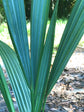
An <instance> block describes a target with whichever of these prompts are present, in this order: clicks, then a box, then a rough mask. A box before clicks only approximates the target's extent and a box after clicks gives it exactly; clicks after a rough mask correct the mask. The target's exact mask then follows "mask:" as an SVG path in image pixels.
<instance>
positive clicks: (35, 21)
mask: <svg viewBox="0 0 84 112" xmlns="http://www.w3.org/2000/svg"><path fill="white" fill-rule="evenodd" d="M49 6H50V0H32V13H31V66H32V74H33V77H32V78H33V82H34V86H35V84H36V80H37V75H38V71H39V65H40V61H41V57H42V54H43V48H44V39H45V32H46V25H47V20H48V14H49Z"/></svg>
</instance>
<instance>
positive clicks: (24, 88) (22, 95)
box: [0, 41, 31, 112]
mask: <svg viewBox="0 0 84 112" xmlns="http://www.w3.org/2000/svg"><path fill="white" fill-rule="evenodd" d="M0 56H1V58H2V60H3V63H4V65H5V68H6V70H7V73H8V76H9V79H10V82H11V85H12V88H13V91H14V94H15V98H16V101H17V104H18V108H19V111H20V112H26V111H29V112H31V94H30V89H29V88H28V85H27V83H26V79H25V76H24V73H23V71H22V69H21V67H20V64H19V62H18V59H17V56H16V54H15V52H14V51H13V50H12V49H11V48H10V47H9V46H8V45H6V44H5V43H3V42H2V41H0Z"/></svg>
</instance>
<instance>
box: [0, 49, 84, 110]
mask: <svg viewBox="0 0 84 112" xmlns="http://www.w3.org/2000/svg"><path fill="white" fill-rule="evenodd" d="M0 64H1V66H2V68H3V71H4V74H5V77H6V80H7V82H8V81H9V79H8V77H7V73H6V70H5V68H4V65H3V64H2V62H1V61H0ZM9 90H10V93H11V96H12V100H13V102H14V106H15V110H16V112H18V107H17V104H16V100H15V97H14V93H13V91H12V89H11V85H10V83H9ZM0 112H8V110H7V107H6V104H5V101H4V99H3V96H2V94H1V93H0ZM45 112H84V49H82V48H80V47H78V48H77V49H76V50H75V52H74V53H73V55H72V57H71V58H70V60H69V62H68V64H67V66H66V68H65V69H64V71H63V73H62V75H61V76H60V78H59V80H58V81H57V83H56V84H55V86H54V87H53V89H52V91H51V93H50V94H49V95H48V98H47V101H46V106H45Z"/></svg>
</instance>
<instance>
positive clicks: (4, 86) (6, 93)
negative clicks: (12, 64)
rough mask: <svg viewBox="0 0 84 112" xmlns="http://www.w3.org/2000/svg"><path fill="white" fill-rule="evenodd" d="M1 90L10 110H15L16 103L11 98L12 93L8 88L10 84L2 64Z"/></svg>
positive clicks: (12, 111)
mask: <svg viewBox="0 0 84 112" xmlns="http://www.w3.org/2000/svg"><path fill="white" fill-rule="evenodd" d="M0 90H1V93H2V95H3V97H4V100H5V102H6V105H7V107H8V110H9V112H15V109H14V105H13V102H12V99H11V95H10V92H9V89H8V85H7V83H6V80H5V77H4V74H3V71H2V69H1V66H0Z"/></svg>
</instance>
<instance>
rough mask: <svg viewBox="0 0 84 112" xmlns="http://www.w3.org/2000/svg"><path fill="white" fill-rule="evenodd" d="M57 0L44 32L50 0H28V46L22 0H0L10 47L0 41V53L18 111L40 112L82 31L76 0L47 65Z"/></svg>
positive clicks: (82, 10)
mask: <svg viewBox="0 0 84 112" xmlns="http://www.w3.org/2000/svg"><path fill="white" fill-rule="evenodd" d="M58 2H59V0H57V2H56V6H55V9H54V12H53V15H52V18H51V22H50V26H49V29H48V33H47V35H46V33H45V32H46V26H47V20H48V14H49V6H50V0H32V10H31V22H30V23H31V28H30V32H31V37H30V40H31V42H30V50H29V46H28V37H27V29H26V18H25V10H24V1H23V0H17V1H16V0H3V5H4V9H5V13H6V17H7V23H8V29H9V33H10V36H11V40H12V43H13V46H14V50H12V49H11V48H10V47H9V46H8V45H6V44H5V43H3V42H2V41H0V56H1V58H2V60H3V62H4V65H5V67H6V70H7V73H8V76H9V79H10V82H11V85H12V88H13V91H14V94H15V97H16V101H17V104H18V108H19V111H20V112H41V111H43V112H44V107H45V102H46V99H47V96H48V94H49V93H50V91H51V89H52V88H53V86H54V84H55V83H56V81H57V80H58V78H59V76H60V75H61V73H62V71H63V70H64V68H65V66H66V64H67V62H68V60H69V58H70V56H71V55H72V53H73V52H74V50H75V48H76V46H77V44H78V42H79V40H80V39H81V37H82V35H83V33H84V0H77V2H76V4H75V6H74V8H73V11H72V13H71V16H70V18H69V21H68V23H67V25H66V28H65V30H64V33H63V35H62V39H61V42H60V44H59V48H58V51H57V54H56V56H55V60H54V63H53V66H52V68H51V59H52V50H53V43H54V33H55V24H56V19H57V9H58ZM5 101H6V102H7V100H5ZM9 112H11V110H9Z"/></svg>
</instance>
